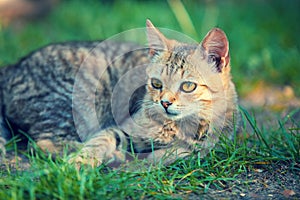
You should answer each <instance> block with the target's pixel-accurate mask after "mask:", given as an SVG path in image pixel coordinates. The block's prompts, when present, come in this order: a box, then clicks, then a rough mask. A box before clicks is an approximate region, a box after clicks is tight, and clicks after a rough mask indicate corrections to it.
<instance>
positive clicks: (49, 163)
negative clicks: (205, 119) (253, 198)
mask: <svg viewBox="0 0 300 200" xmlns="http://www.w3.org/2000/svg"><path fill="white" fill-rule="evenodd" d="M242 112H243V118H244V119H245V121H244V122H247V123H249V124H250V125H251V126H252V129H251V131H250V132H245V131H244V132H243V133H242V136H241V135H240V136H239V137H237V136H236V137H235V138H234V140H228V139H226V138H222V140H221V142H220V144H219V146H218V147H217V148H216V149H214V150H213V151H211V153H210V154H209V155H208V156H207V157H206V158H205V159H200V158H199V155H192V156H190V157H188V158H187V159H184V160H178V161H177V162H175V163H173V164H171V165H169V166H164V165H162V164H158V165H156V166H148V165H145V166H144V165H143V161H133V162H132V163H131V164H130V168H128V166H127V167H126V166H124V167H120V168H118V169H111V168H109V167H106V166H105V165H102V166H100V167H98V168H96V169H93V168H90V167H88V166H85V167H83V168H82V169H81V170H80V171H77V170H76V168H75V167H74V166H73V165H69V164H68V163H67V162H66V159H67V156H63V157H61V158H57V159H56V160H52V159H51V157H50V156H49V157H46V156H45V155H44V154H42V153H39V151H38V150H36V151H35V153H32V152H31V153H28V152H27V153H26V155H27V156H28V157H29V159H30V163H31V165H32V166H31V168H30V169H29V170H27V171H16V172H10V171H9V170H7V171H2V172H1V173H0V177H1V179H0V196H1V198H3V199H43V198H47V199H116V198H117V199H125V198H129V199H143V198H156V199H168V198H170V199H174V198H175V199H176V198H178V199H180V198H182V197H184V196H186V195H189V194H190V193H192V194H194V195H197V194H203V193H205V192H207V191H208V190H210V189H214V190H224V189H228V187H231V186H232V185H233V184H234V181H236V180H238V175H240V174H241V173H245V172H247V171H252V170H253V168H254V166H255V165H273V164H275V163H277V162H287V163H289V164H288V165H289V167H290V168H291V169H292V168H293V167H294V166H295V165H296V163H299V162H300V151H299V149H300V126H299V124H297V123H296V122H292V126H291V127H292V128H291V129H288V130H287V129H285V128H282V127H283V125H286V124H287V123H288V121H290V120H291V119H292V115H293V113H290V114H289V117H288V118H285V119H283V120H281V121H279V123H278V126H277V127H276V128H275V127H274V130H273V129H269V130H267V131H266V130H263V129H262V128H259V127H258V126H257V125H256V124H255V121H254V120H255V118H254V117H253V116H252V115H250V114H249V113H248V112H247V111H246V110H244V109H243V110H242ZM243 130H246V128H244V129H243ZM270 133H271V134H270ZM294 170H295V173H299V170H300V169H299V168H296V167H295V169H294ZM297 170H298V171H297ZM245 184H246V183H245Z"/></svg>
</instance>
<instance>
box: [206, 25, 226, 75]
mask: <svg viewBox="0 0 300 200" xmlns="http://www.w3.org/2000/svg"><path fill="white" fill-rule="evenodd" d="M201 46H202V49H204V51H205V54H206V56H207V61H208V62H209V63H215V67H216V70H217V71H218V72H222V70H223V69H224V68H225V67H226V66H227V65H228V64H229V61H230V56H229V43H228V40H227V37H226V35H225V33H224V31H222V30H221V29H219V28H213V29H212V30H210V31H209V32H208V33H207V35H206V36H205V37H204V39H203V40H202V43H201Z"/></svg>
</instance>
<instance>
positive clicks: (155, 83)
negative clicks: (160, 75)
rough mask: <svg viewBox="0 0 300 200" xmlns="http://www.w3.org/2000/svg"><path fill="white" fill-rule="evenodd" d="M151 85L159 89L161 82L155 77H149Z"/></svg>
mask: <svg viewBox="0 0 300 200" xmlns="http://www.w3.org/2000/svg"><path fill="white" fill-rule="evenodd" d="M151 85H152V87H153V88H155V89H158V90H159V89H161V88H162V82H161V81H160V80H158V79H156V78H152V79H151Z"/></svg>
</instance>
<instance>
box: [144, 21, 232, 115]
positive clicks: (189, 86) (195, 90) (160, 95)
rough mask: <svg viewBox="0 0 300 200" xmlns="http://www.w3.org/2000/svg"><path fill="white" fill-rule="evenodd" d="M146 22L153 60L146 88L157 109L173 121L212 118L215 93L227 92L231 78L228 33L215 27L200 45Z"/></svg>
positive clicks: (148, 72) (149, 68) (148, 71)
mask: <svg viewBox="0 0 300 200" xmlns="http://www.w3.org/2000/svg"><path fill="white" fill-rule="evenodd" d="M146 24H147V35H148V42H149V54H150V57H151V60H152V62H151V64H150V65H149V66H148V68H147V75H148V83H147V91H148V95H149V96H150V98H151V100H152V101H153V108H155V111H157V112H158V113H160V114H161V115H163V116H164V117H166V118H170V119H174V120H177V119H182V118H184V117H187V116H191V115H197V116H199V115H200V116H203V117H204V118H210V117H209V116H207V115H211V113H212V112H213V111H212V109H213V108H212V104H213V101H215V99H214V97H213V96H214V94H215V93H218V92H219V91H223V92H224V90H225V89H224V87H226V84H227V82H228V81H230V66H229V46H228V40H227V37H226V35H225V33H224V32H223V31H222V30H221V29H218V28H214V29H212V30H211V31H210V32H209V33H208V34H207V35H206V36H205V38H204V39H203V40H202V42H201V43H200V44H185V43H180V42H178V41H175V40H170V39H167V38H166V37H165V36H164V35H163V34H162V33H161V32H160V31H159V30H158V29H156V28H155V27H154V26H153V24H152V23H151V22H150V21H149V20H147V23H146ZM217 96H218V95H217ZM219 96H220V95H219Z"/></svg>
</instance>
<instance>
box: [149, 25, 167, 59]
mask: <svg viewBox="0 0 300 200" xmlns="http://www.w3.org/2000/svg"><path fill="white" fill-rule="evenodd" d="M146 27H147V37H148V43H149V54H150V56H154V55H155V54H157V53H158V51H161V50H167V49H168V39H167V38H166V37H165V36H164V35H163V34H162V33H161V32H160V31H159V30H158V29H157V28H155V27H154V25H153V24H152V23H151V21H150V20H149V19H147V21H146Z"/></svg>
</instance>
